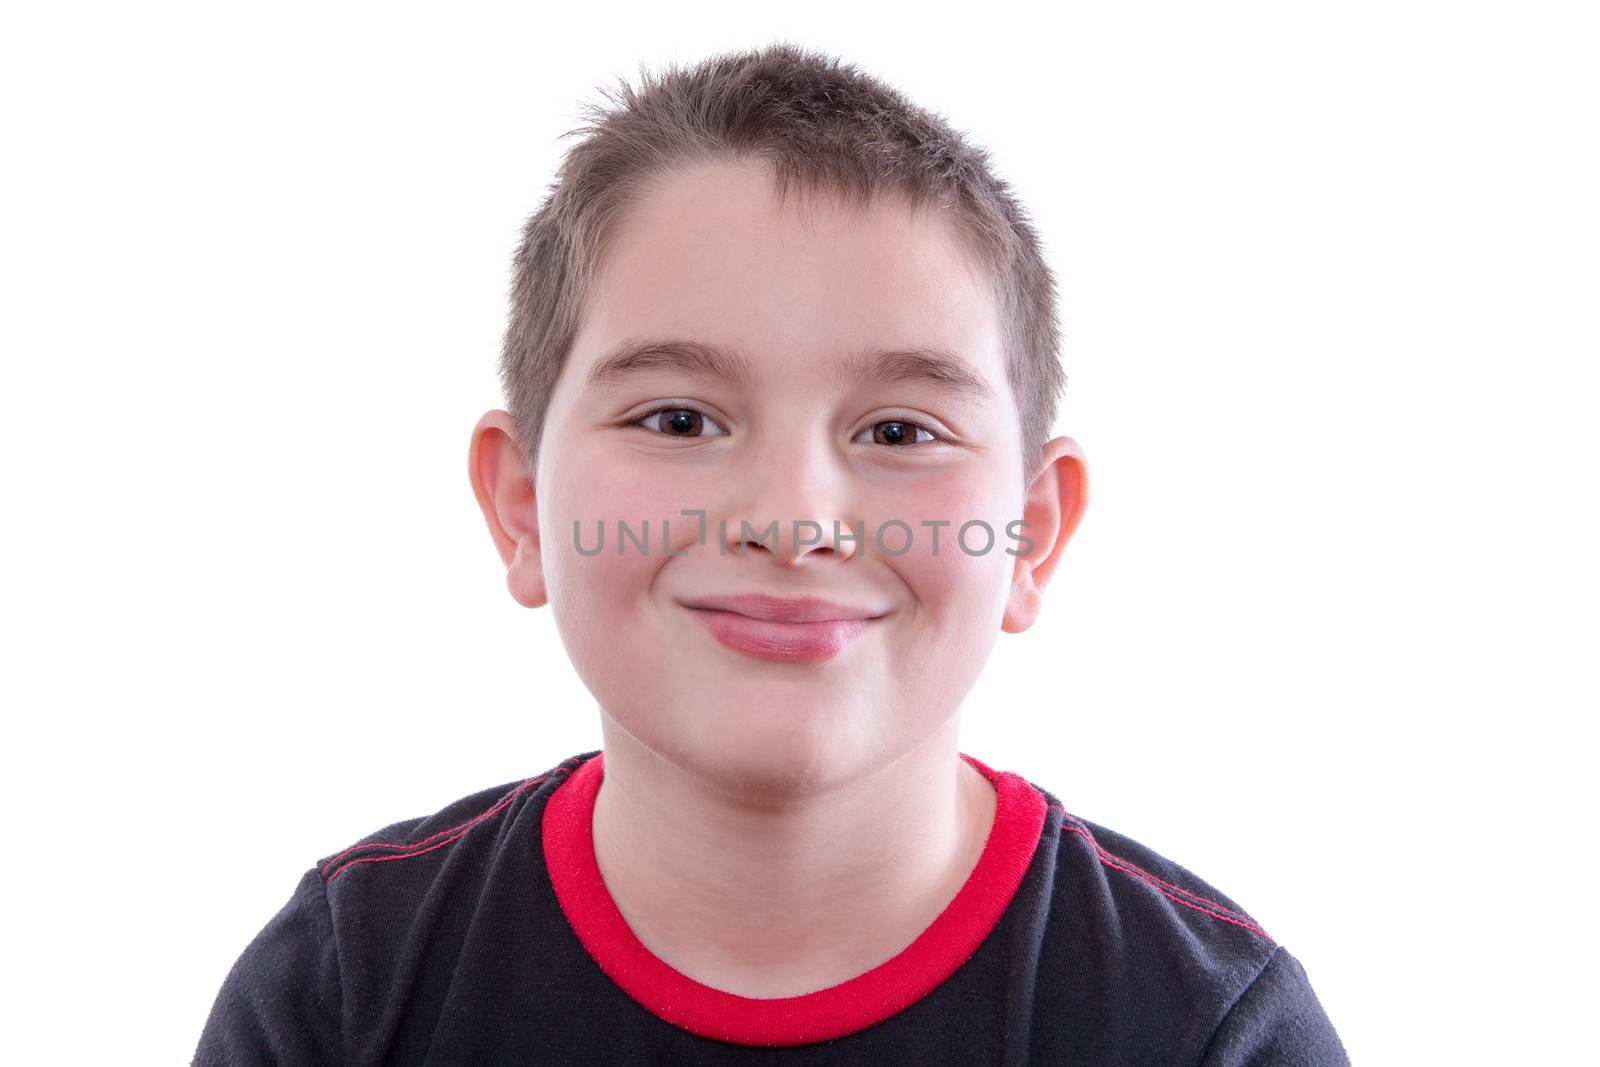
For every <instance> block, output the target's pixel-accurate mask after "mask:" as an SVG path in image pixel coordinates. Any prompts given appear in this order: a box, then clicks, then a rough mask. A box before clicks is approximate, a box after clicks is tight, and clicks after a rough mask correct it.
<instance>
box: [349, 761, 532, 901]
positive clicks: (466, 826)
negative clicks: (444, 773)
mask: <svg viewBox="0 0 1600 1067" xmlns="http://www.w3.org/2000/svg"><path fill="white" fill-rule="evenodd" d="M549 777H550V776H549V775H548V774H541V775H540V776H539V777H537V778H530V779H528V780H527V781H526V782H523V783H522V784H521V785H519V786H517V787H516V788H515V789H513V790H512V791H511V792H509V793H507V794H506V795H505V796H503V797H501V798H500V800H499V802H498V803H496V804H495V806H494V807H492V808H490V809H489V810H488V811H485V812H483V813H481V814H479V815H474V816H473V817H472V818H470V819H468V820H467V821H466V822H464V823H461V824H460V825H457V826H452V827H450V828H449V829H448V830H440V831H439V832H438V833H436V834H429V835H428V836H427V837H424V838H423V839H422V840H421V841H412V842H411V843H410V844H396V843H394V842H390V841H367V842H365V843H363V844H358V845H351V846H350V847H349V848H347V849H345V850H344V851H343V852H341V853H339V854H338V855H337V856H335V857H333V859H331V860H329V861H328V862H327V863H325V864H323V867H322V879H323V881H325V882H331V881H333V880H334V879H335V878H337V877H338V876H339V872H340V871H343V870H345V869H346V868H349V867H353V866H355V865H356V864H357V863H374V862H378V861H380V860H399V859H405V858H406V857H407V856H420V855H422V854H423V853H424V852H432V851H433V850H434V849H435V848H440V847H442V846H444V845H448V844H449V843H450V842H451V841H454V840H455V839H456V838H458V837H460V836H461V835H462V834H464V833H466V832H467V831H468V830H470V829H472V828H473V827H474V826H476V825H478V823H480V822H482V821H483V820H485V819H487V818H489V816H491V815H494V814H495V813H496V812H499V811H502V810H504V808H505V807H506V805H508V804H510V803H511V802H512V801H513V800H515V799H516V798H517V796H518V795H519V794H520V793H522V792H524V791H526V790H528V789H531V788H533V787H534V786H536V785H538V784H539V783H540V782H542V781H544V780H545V779H547V778H549ZM446 835H454V836H452V837H450V838H449V839H448V840H445V841H440V842H439V843H438V844H437V845H434V846H433V847H432V848H422V846H423V845H426V844H427V843H428V842H430V841H434V840H436V839H438V838H441V837H445V836H446ZM363 848H398V849H405V850H406V851H404V852H402V853H400V854H398V855H394V856H369V857H365V858H362V859H357V860H351V861H350V862H349V863H346V864H344V865H343V866H341V867H340V868H339V870H337V871H333V873H332V874H329V873H328V872H329V870H330V869H331V868H332V867H333V866H334V865H335V864H337V863H338V862H339V861H340V860H341V859H343V858H344V857H346V856H348V855H350V853H352V852H355V851H357V850H358V849H363ZM413 849H416V850H418V851H411V850H413Z"/></svg>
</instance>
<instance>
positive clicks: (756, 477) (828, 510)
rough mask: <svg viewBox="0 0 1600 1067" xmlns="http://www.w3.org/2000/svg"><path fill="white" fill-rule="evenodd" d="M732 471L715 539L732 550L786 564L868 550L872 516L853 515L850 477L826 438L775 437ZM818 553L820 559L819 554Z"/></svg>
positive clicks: (839, 557)
mask: <svg viewBox="0 0 1600 1067" xmlns="http://www.w3.org/2000/svg"><path fill="white" fill-rule="evenodd" d="M760 451H761V453H762V454H761V455H759V456H756V455H752V456H751V457H749V462H746V463H744V464H742V465H741V467H740V469H738V470H737V471H736V472H731V473H730V481H729V492H728V493H727V494H725V496H724V503H725V505H726V507H725V510H724V511H723V514H722V516H721V518H722V519H723V520H724V521H725V523H726V525H725V526H715V527H713V529H714V530H715V531H716V532H715V533H714V534H713V536H714V537H720V538H721V539H722V546H721V547H722V551H723V552H725V553H727V554H729V555H734V554H745V555H753V554H758V553H766V554H768V555H769V556H770V557H771V558H772V561H773V562H774V563H776V564H778V565H780V566H788V567H798V566H801V565H802V564H803V563H805V561H807V560H812V562H813V563H814V562H816V560H817V559H824V558H837V559H838V560H839V561H840V562H843V561H844V560H847V559H849V558H850V557H852V556H854V555H855V554H856V553H858V552H859V551H861V539H862V537H864V536H865V535H866V530H865V520H864V519H862V518H860V517H854V516H852V515H851V514H849V512H850V511H851V508H850V504H849V500H850V497H851V493H850V489H849V482H848V478H847V477H846V476H845V475H844V474H843V472H842V470H841V469H840V467H839V466H838V465H837V464H835V463H834V462H832V461H831V459H830V457H829V456H827V455H826V452H827V449H826V448H825V446H824V445H823V444H822V443H821V442H817V443H816V444H799V443H796V440H795V439H794V438H791V439H789V440H788V441H784V442H774V443H773V445H772V447H771V448H768V449H763V450H760ZM813 557H815V558H813Z"/></svg>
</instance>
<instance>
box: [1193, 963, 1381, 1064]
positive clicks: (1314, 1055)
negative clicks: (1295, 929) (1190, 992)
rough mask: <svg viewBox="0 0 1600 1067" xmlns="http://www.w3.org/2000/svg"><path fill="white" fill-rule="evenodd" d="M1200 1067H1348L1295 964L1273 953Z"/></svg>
mask: <svg viewBox="0 0 1600 1067" xmlns="http://www.w3.org/2000/svg"><path fill="white" fill-rule="evenodd" d="M1200 1067H1350V1058H1349V1056H1348V1055H1346V1053H1345V1048H1344V1044H1343V1043H1342V1042H1341V1041H1340V1040H1339V1035H1338V1034H1337V1033H1336V1032H1335V1031H1334V1029H1333V1023H1332V1022H1331V1021H1329V1019H1328V1015H1327V1013H1326V1012H1325V1011H1323V1009H1322V1004H1321V1003H1320V1002H1319V1001H1318V1000H1317V995H1316V993H1315V992H1313V991H1312V989H1311V982H1310V980H1309V979H1307V978H1306V972H1305V969H1304V968H1303V967H1301V966H1300V961H1299V960H1297V959H1295V958H1294V957H1293V956H1291V955H1290V954H1289V953H1288V952H1287V951H1286V950H1285V949H1283V948H1281V947H1279V948H1277V949H1275V950H1274V951H1273V953H1272V956H1271V957H1270V958H1268V960H1267V963H1266V966H1264V967H1263V968H1262V969H1261V973H1260V974H1258V975H1256V978H1255V981H1253V982H1251V983H1250V985H1249V986H1248V987H1247V988H1246V989H1245V991H1244V993H1243V994H1242V995H1241V996H1240V997H1239V999H1238V1001H1237V1002H1236V1003H1235V1004H1234V1006H1233V1007H1232V1008H1231V1009H1230V1010H1229V1011H1228V1014H1227V1015H1226V1016H1224V1017H1223V1020H1222V1024H1221V1025H1220V1026H1219V1027H1218V1028H1217V1032H1216V1033H1215V1034H1214V1035H1213V1036H1212V1038H1211V1044H1210V1046H1209V1047H1208V1048H1207V1050H1206V1054H1205V1056H1204V1058H1203V1059H1202V1060H1201V1061H1200Z"/></svg>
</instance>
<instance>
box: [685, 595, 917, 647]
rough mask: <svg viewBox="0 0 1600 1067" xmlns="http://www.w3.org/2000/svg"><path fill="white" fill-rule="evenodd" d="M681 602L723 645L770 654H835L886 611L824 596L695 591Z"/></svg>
mask: <svg viewBox="0 0 1600 1067" xmlns="http://www.w3.org/2000/svg"><path fill="white" fill-rule="evenodd" d="M680 603H681V604H682V605H683V606H684V607H685V608H687V609H688V610H689V611H690V613H691V614H692V615H694V617H695V619H696V621H698V622H699V623H700V624H701V625H703V626H704V627H705V628H706V629H707V630H708V631H710V633H711V636H712V637H714V638H716V639H717V641H718V642H720V643H721V644H722V645H723V646H724V647H726V648H729V649H732V650H733V651H735V652H740V653H743V654H744V655H747V656H753V657H755V658H757V659H766V660H799V661H816V660H826V659H832V658H833V657H834V656H837V655H838V654H839V653H840V652H842V651H844V649H845V646H847V645H848V644H850V642H852V641H854V640H855V639H856V638H858V637H860V636H861V635H862V634H863V633H865V632H866V631H867V629H868V627H869V626H870V625H871V624H872V623H873V622H875V621H876V620H878V619H880V618H882V617H883V616H884V615H885V614H887V612H878V611H873V610H871V609H868V608H859V607H852V606H850V605H847V604H840V603H836V602H834V601H831V600H825V599H823V598H821V597H809V596H808V597H777V596H769V595H767V594H762V593H756V594H746V595H742V596H716V597H697V598H695V599H693V600H684V601H680Z"/></svg>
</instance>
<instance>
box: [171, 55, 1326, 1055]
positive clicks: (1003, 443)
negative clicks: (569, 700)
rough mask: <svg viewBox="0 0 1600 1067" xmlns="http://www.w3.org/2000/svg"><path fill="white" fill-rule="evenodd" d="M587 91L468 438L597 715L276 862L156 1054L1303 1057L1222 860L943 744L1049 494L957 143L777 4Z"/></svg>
mask: <svg viewBox="0 0 1600 1067" xmlns="http://www.w3.org/2000/svg"><path fill="white" fill-rule="evenodd" d="M612 102H613V105H614V106H613V107H612V108H611V110H609V111H597V112H596V113H595V115H594V118H595V122H594V124H593V125H591V126H589V127H587V133H588V136H587V137H586V139H585V140H584V141H582V142H581V143H580V144H578V145H576V146H575V147H574V148H573V149H572V150H571V151H570V153H569V155H568V157H567V159H566V161H565V163H564V164H563V168H562V171H561V174H560V176H559V180H558V181H557V182H556V183H555V185H554V186H553V188H552V191H551V196H550V198H549V200H548V201H547V203H546V204H545V205H544V206H543V207H542V208H541V209H540V210H539V212H538V213H537V214H535V215H534V216H533V218H532V219H531V220H530V221H529V223H528V226H527V228H526V230H525V232H524V239H523V243H522V246H521V248H520V250H519V252H518V254H517V256H516V280H515V285H514V289H513V307H512V315H511V322H510V327H509V329H508V332H507V337H506V346H505V351H504V359H503V366H502V370H503V375H504V382H505V386H506V389H507V393H508V396H509V398H510V409H511V410H510V412H502V411H494V412H490V413H489V414H487V415H485V416H484V417H483V419H482V420H480V422H479V423H478V426H477V428H476V430H475V431H474V434H473V437H472V445H471V450H470V459H469V472H470V476H471V481H472V486H473V490H474V492H475V494H476V497H477V500H478V502H479V505H480V507H481V508H482V510H483V514H484V517H485V519H486V521H487V524H488V527H489V531H490V534H491V535H492V537H493V539H494V543H495V545H496V547H497V549H498V550H499V552H500V555H501V557H502V558H503V559H504V560H505V562H506V566H507V581H508V585H509V587H510V591H511V594H512V595H513V596H514V597H515V598H516V599H517V601H518V602H520V603H522V604H523V605H526V606H528V607H540V606H543V605H545V604H549V605H550V607H551V610H553V611H554V612H555V618H556V622H557V624H558V629H559V632H560V634H561V637H562V641H563V643H564V645H565V647H566V649H567V652H568V654H569V655H570V656H571V658H572V660H573V663H574V665H575V666H576V668H577V670H578V672H579V674H580V675H581V676H582V678H583V680H584V682H585V683H586V684H587V685H588V687H589V688H590V690H591V691H592V692H593V693H594V694H595V696H596V698H597V701H598V704H599V707H600V711H601V728H602V736H603V741H604V745H603V748H602V749H599V750H596V751H593V752H587V753H582V754H579V755H575V756H571V757H569V758H567V759H565V760H562V761H561V762H560V763H559V764H557V765H555V766H554V767H552V768H550V769H549V770H548V771H546V772H545V773H543V774H539V775H536V776H534V777H532V778H529V779H527V780H526V781H523V782H521V783H513V784H509V785H506V786H501V787H497V788H495V789H490V790H486V791H484V792H482V793H479V794H477V795H475V796H471V797H467V798H465V799H463V800H460V801H458V802H456V803H454V804H452V805H450V806H448V807H446V808H445V809H444V810H442V811H440V812H439V813H438V814H436V815H432V816H429V817H426V818H421V819H411V820H407V821H405V822H401V823H397V824H395V825H394V826H391V827H389V828H388V829H386V830H382V831H379V832H378V833H376V834H373V835H372V836H370V837H368V838H365V839H363V840H362V841H361V842H359V843H357V844H355V845H353V846H352V847H350V848H348V849H346V850H344V851H342V852H340V853H338V854H337V855H334V856H330V857H327V858H325V859H324V860H323V861H321V862H320V863H318V865H317V866H316V868H314V869H313V870H311V871H308V872H307V873H306V875H305V876H304V878H303V879H302V880H301V882H300V884H299V887H298V888H297V890H296V891H295V893H294V895H293V897H292V898H291V900H290V901H289V903H288V904H287V905H286V906H285V908H284V909H283V911H282V912H280V913H279V915H278V916H277V917H275V918H274V919H273V920H272V921H271V922H270V923H268V925H267V926H266V928H265V929H264V930H263V931H262V932H261V934H260V935H258V937H257V938H256V939H255V940H254V941H253V942H252V943H251V944H250V946H249V947H247V948H246V949H245V951H244V953H243V955H242V957H241V958H240V960H239V962H238V963H237V964H236V965H235V967H234V969H233V971H232V972H231V973H230V974H229V975H228V977H227V979H226V981H225V983H224V985H223V988H222V991H221V993H220V995H219V996H218V998H217V1001H216V1005H215V1007H214V1008H213V1011H212V1015H211V1018H210V1020H209V1022H208V1024H207V1026H206V1029H205V1031H204V1034H203V1036H202V1038H201V1041H200V1047H199V1050H198V1053H197V1056H196V1062H198V1063H201V1064H206V1065H210V1064H257V1063H281V1064H314V1063H339V1064H350V1065H357V1064H360V1065H368V1064H490V1063H493V1064H499V1063H506V1064H511V1063H517V1064H553V1063H564V1064H634V1063H637V1064H646V1063H648V1064H674V1063H695V1064H742V1063H792V1064H841V1063H859V1064H867V1063H873V1064H876V1063H915V1064H929V1063H941V1064H943V1063H952V1064H957V1063H959V1064H1008V1065H1011V1064H1015V1065H1020V1064H1063V1063H1071V1064H1118V1065H1127V1064H1163V1065H1165V1064H1206V1065H1222V1064H1230V1065H1231V1064H1246V1063H1250V1064H1280V1063H1295V1064H1300V1063H1304V1064H1340V1063H1345V1062H1346V1060H1345V1057H1344V1053H1343V1050H1342V1048H1341V1046H1340V1043H1339V1040H1338V1038H1337V1037H1336V1036H1335V1034H1334V1031H1333V1029H1332V1027H1331V1026H1330V1025H1329V1023H1328V1020H1327V1018H1326V1016H1325V1015H1324V1013H1323V1012H1322V1009H1321V1008H1320V1006H1319V1005H1318V1002H1317V1000H1316V997H1315V995H1314V994H1313V992H1312V990H1311V987H1310V985H1309V984H1308V982H1307V979H1306V976H1305V973H1304V972H1303V970H1302V969H1301V968H1300V966H1299V964H1298V963H1297V962H1296V961H1295V960H1294V959H1293V958H1292V957H1291V956H1290V955H1289V954H1288V953H1287V952H1286V951H1285V950H1283V949H1282V948H1280V947H1278V946H1277V945H1276V944H1275V943H1274V942H1273V941H1272V939H1271V938H1269V937H1268V936H1267V934H1266V933H1265V932H1264V931H1262V930H1261V928H1260V926H1259V925H1258V924H1257V923H1255V922H1254V921H1253V920H1252V919H1251V918H1250V917H1249V916H1248V915H1247V914H1245V913H1244V912H1243V911H1241V910H1240V909H1239V908H1238V907H1237V906H1236V905H1235V904H1233V903H1232V902H1231V901H1230V900H1229V899H1228V898H1227V897H1224V896H1223V895H1222V894H1220V893H1219V892H1217V891H1216V890H1215V889H1213V888H1211V887H1210V886H1208V885H1207V884H1206V883H1204V882H1202V881H1201V880H1200V879H1198V878H1196V877H1195V876H1194V875H1192V874H1190V873H1189V872H1188V871H1186V870H1184V869H1182V868H1180V867H1178V866H1176V865H1175V864H1173V863H1171V862H1169V861H1167V860H1165V859H1163V858H1162V857H1160V856H1159V855H1156V854H1155V853H1153V852H1151V851H1150V850H1148V849H1146V848H1144V847H1142V846H1140V845H1139V844H1137V843H1135V842H1133V841H1131V840H1129V839H1127V838H1123V837H1121V836H1119V835H1117V834H1115V833H1112V832H1111V831H1109V830H1105V829H1103V828H1101V827H1099V826H1095V825H1093V824H1090V823H1087V822H1085V821H1084V820H1082V819H1078V818H1076V817H1074V816H1072V815H1070V814H1068V813H1067V812H1065V811H1064V810H1063V806H1062V804H1061V802H1060V801H1059V800H1058V799H1057V798H1056V797H1055V795H1054V794H1052V793H1050V792H1049V791H1047V790H1045V789H1043V788H1041V787H1038V786H1035V785H1033V784H1032V783H1031V782H1029V781H1027V780H1025V779H1023V778H1021V777H1020V776H1018V775H1015V774H1012V773H1009V772H1003V771H997V770H994V769H992V768H990V767H989V766H987V765H986V764H984V763H982V762H980V761H979V760H977V759H975V758H973V757H971V756H968V755H966V754H964V753H961V752H959V751H958V747H957V726H958V722H959V708H960V705H961V702H962V699H963V697H964V695H965V694H966V692H967V691H968V690H969V689H970V687H971V685H972V684H973V682H974V681H975V679H976V678H977V675H978V672H979V671H980V670H981V669H982V666H983V664H984V661H985V660H986V659H987V657H988V655H989V652H990V650H991V648H992V647H993V643H994V641H995V640H996V639H997V634H998V631H1000V630H1004V631H1006V632H1009V633H1016V632H1020V631H1022V630H1025V629H1027V628H1028V627H1029V626H1030V625H1032V623H1033V622H1034V620H1035V618H1036V617H1037V615H1038V612H1039V608H1040V601H1041V597H1042V595H1043V591H1044V588H1045V585H1046V583H1047V582H1048V580H1049V578H1050V576H1051V573H1052V572H1053V571H1054V569H1055V567H1056V566H1057V564H1058V563H1059V562H1060V559H1061V554H1062V552H1063V550H1064V548H1065V546H1066V543H1067V540H1068V538H1069V537H1070V536H1071V534H1072V532H1073V530H1074V529H1075V528H1076V526H1077V524H1078V521H1079V519H1080V517H1081V516H1082V514H1083V509H1084V506H1085V499H1086V497H1085V492H1086V480H1085V469H1084V461H1083V456H1082V454H1081V452H1080V450H1079V448H1078V446H1077V445H1076V444H1075V443H1074V442H1073V441H1072V440H1071V439H1069V438H1065V437H1057V438H1054V439H1047V436H1048V433H1049V431H1050V428H1051V426H1052V423H1053V420H1054V415H1055V403H1056V399H1057V397H1058V395H1059V392H1060V389H1061V386H1062V383H1063V377H1062V373H1061V369H1060V365H1059V363H1058V361H1057V356H1056V347H1057V333H1056V326H1055V322H1054V316H1055V306H1054V287H1053V281H1052V278H1051V275H1050V273H1049V270H1048V268H1047V267H1046V265H1045V264H1044V262H1043V260H1042V259H1041V257H1040V253H1039V249H1038V245H1037V241H1036V238H1035V235H1034V232H1033V230H1032V229H1031V227H1030V225H1029V223H1028V222H1027V221H1026V219H1025V217H1024V215H1023V213H1022V210H1021V209H1020V208H1019V207H1018V206H1017V204H1016V203H1015V201H1014V200H1013V198H1012V197H1011V196H1010V195H1009V193H1008V192H1007V189H1006V186H1005V185H1004V183H1002V182H1000V181H999V180H998V179H996V178H995V177H994V176H993V175H992V174H991V173H990V172H989V170H988V168H987V165H986V156H985V155H984V154H983V153H982V152H980V151H978V150H975V149H973V148H972V147H970V146H968V145H967V144H965V143H964V142H963V141H962V139H961V138H960V136H959V135H958V134H956V133H955V132H954V131H952V130H951V129H949V127H948V126H946V125H945V124H944V122H943V121H942V120H941V119H939V118H937V117H935V116H932V115H930V114H928V113H926V112H924V111H921V110H919V109H917V108H915V107H914V106H912V105H911V104H909V103H908V102H907V101H906V100H905V99H904V98H902V97H901V96H900V95H898V94H897V93H895V92H894V91H892V90H890V89H888V88H886V87H885V86H883V85H882V84H880V83H878V82H877V81H875V80H873V79H871V78H869V77H867V76H865V75H863V74H861V73H859V72H857V71H856V70H854V69H853V68H851V67H848V66H845V65H842V64H839V63H838V62H837V61H833V60H829V59H827V58H825V57H823V56H820V55H816V54H813V53H809V52H807V51H804V50H802V49H798V48H795V47H791V46H788V45H774V46H771V47H768V48H765V49H761V50H757V51H751V52H741V53H737V54H731V55H724V56H720V57H715V58H713V59H711V60H708V61H706V62H704V63H702V64H700V65H698V66H696V67H694V68H692V69H688V70H683V69H676V68H674V69H670V70H669V71H668V72H667V73H666V74H664V75H662V76H658V77H651V76H648V75H647V76H646V77H645V79H644V81H643V84H642V86H641V88H640V89H639V90H638V91H637V92H635V91H634V90H632V89H631V88H628V87H626V86H625V87H624V88H623V90H622V93H621V95H620V98H614V99H613V101H612ZM608 527H609V528H608ZM986 531H987V532H986ZM1002 531H1003V532H1004V535H1005V536H1004V537H1002Z"/></svg>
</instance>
